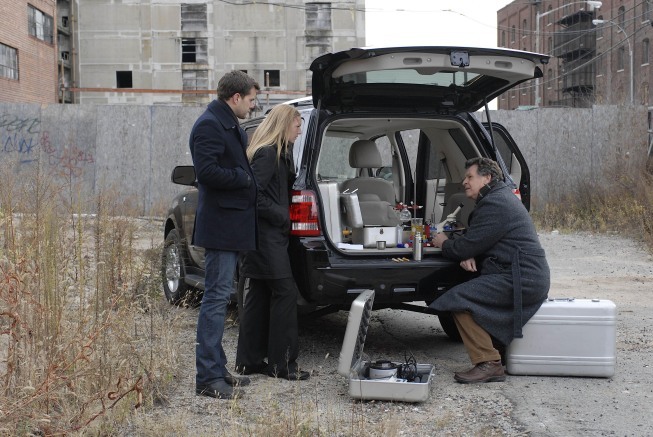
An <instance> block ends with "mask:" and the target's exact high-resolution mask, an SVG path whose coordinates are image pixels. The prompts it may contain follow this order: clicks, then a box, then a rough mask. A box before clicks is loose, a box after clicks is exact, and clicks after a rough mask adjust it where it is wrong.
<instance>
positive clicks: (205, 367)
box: [195, 249, 238, 385]
mask: <svg viewBox="0 0 653 437" xmlns="http://www.w3.org/2000/svg"><path fill="white" fill-rule="evenodd" d="M237 261H238V252H232V251H225V250H214V249H206V251H205V267H206V276H205V290H204V296H203V297H202V305H201V306H200V313H199V316H198V319H197V345H196V348H195V367H196V370H197V374H196V375H195V383H196V384H197V385H208V384H212V383H214V382H216V381H218V380H220V379H223V378H224V374H225V372H226V367H225V366H226V364H227V357H226V356H225V354H224V349H223V348H222V334H223V333H224V321H225V318H226V315H227V305H228V304H229V298H230V296H231V291H232V289H233V285H234V273H235V271H236V262H237Z"/></svg>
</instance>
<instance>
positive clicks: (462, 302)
mask: <svg viewBox="0 0 653 437" xmlns="http://www.w3.org/2000/svg"><path fill="white" fill-rule="evenodd" d="M465 168H466V169H467V171H466V173H465V180H464V181H463V187H464V189H465V195H466V196H467V197H469V198H471V199H474V200H475V201H476V206H475V207H474V210H473V211H472V213H471V214H470V217H469V226H468V229H467V231H466V233H465V234H463V235H462V236H458V237H456V238H451V239H449V238H447V236H446V235H445V234H443V233H438V234H436V235H435V237H434V245H435V247H441V248H442V255H443V256H444V257H446V258H449V259H453V260H457V261H460V266H461V267H462V268H463V269H465V270H467V271H469V272H478V273H479V274H478V276H476V277H474V278H473V279H471V280H469V281H467V282H464V283H462V284H459V285H457V286H455V287H453V288H451V289H450V290H448V291H447V292H446V293H445V294H444V295H442V296H441V297H440V298H438V299H436V300H435V301H434V302H433V303H431V305H430V307H431V308H433V309H435V310H437V311H450V312H452V314H453V317H454V320H455V322H456V326H457V327H458V331H459V332H460V336H461V337H462V340H463V343H464V345H465V349H467V353H468V354H469V358H470V359H471V361H472V364H473V365H474V367H472V368H471V369H470V370H468V371H466V372H456V373H455V374H454V379H455V380H456V381H458V382H460V383H477V382H492V381H504V380H505V378H506V377H505V373H504V370H503V365H502V364H501V355H500V353H499V351H498V350H497V349H496V348H495V346H494V345H495V344H497V343H498V344H497V346H498V347H501V346H503V347H505V346H507V345H508V344H509V343H510V342H511V341H512V339H513V338H516V337H522V332H521V331H522V327H523V326H524V324H526V322H527V321H528V320H529V319H530V318H531V317H532V316H533V315H534V314H535V313H536V312H537V310H538V309H539V308H540V306H541V305H542V302H543V301H544V300H545V299H546V297H547V294H548V292H549V285H550V272H549V265H548V263H547V261H546V258H545V254H544V249H542V246H541V245H540V242H539V239H538V236H537V232H536V231H535V226H534V225H533V221H532V220H531V217H530V215H529V214H528V211H527V210H526V208H525V207H524V205H523V204H522V203H521V201H520V200H519V199H518V198H517V196H515V195H514V194H513V193H512V190H511V189H510V188H509V187H508V186H507V185H506V184H505V183H504V182H503V173H502V172H501V169H500V168H499V166H498V165H497V163H496V162H494V161H492V160H491V159H488V158H473V159H470V160H469V161H467V162H466V163H465ZM493 340H494V341H495V342H494V343H493Z"/></svg>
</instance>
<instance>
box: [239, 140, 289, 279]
mask: <svg viewBox="0 0 653 437" xmlns="http://www.w3.org/2000/svg"><path fill="white" fill-rule="evenodd" d="M251 165H252V169H253V170H254V176H255V177H256V183H257V184H258V199H257V208H258V229H259V245H258V250H256V251H249V252H245V253H243V254H242V258H241V265H240V272H241V273H242V274H243V275H244V276H246V277H249V278H257V279H281V278H289V277H292V269H291V266H290V258H289V256H288V236H289V234H290V210H289V206H290V187H291V186H292V183H293V181H294V178H295V177H294V176H295V174H294V166H293V162H292V152H291V151H289V152H288V155H285V156H284V155H283V154H282V155H281V159H280V160H279V161H277V152H276V148H275V147H274V146H265V147H261V148H260V149H258V150H257V151H256V153H255V154H254V156H253V157H252V163H251Z"/></svg>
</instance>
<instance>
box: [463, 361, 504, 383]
mask: <svg viewBox="0 0 653 437" xmlns="http://www.w3.org/2000/svg"><path fill="white" fill-rule="evenodd" d="M453 378H454V379H455V380H456V381H458V382H460V383H461V384H474V383H477V382H499V381H505V380H506V374H505V373H504V372H503V366H502V365H501V360H498V361H485V362H483V363H478V364H477V365H475V366H474V367H472V368H471V369H469V370H468V371H467V372H460V373H459V372H456V373H454V375H453Z"/></svg>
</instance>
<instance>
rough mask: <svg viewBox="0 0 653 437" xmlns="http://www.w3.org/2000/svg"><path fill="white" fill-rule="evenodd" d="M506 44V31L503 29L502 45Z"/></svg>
mask: <svg viewBox="0 0 653 437" xmlns="http://www.w3.org/2000/svg"><path fill="white" fill-rule="evenodd" d="M505 46H506V31H505V30H502V31H501V47H505Z"/></svg>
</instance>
